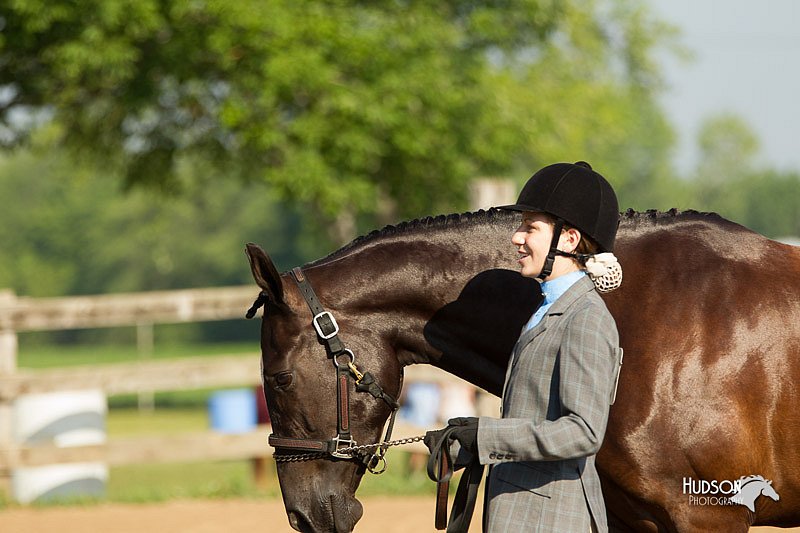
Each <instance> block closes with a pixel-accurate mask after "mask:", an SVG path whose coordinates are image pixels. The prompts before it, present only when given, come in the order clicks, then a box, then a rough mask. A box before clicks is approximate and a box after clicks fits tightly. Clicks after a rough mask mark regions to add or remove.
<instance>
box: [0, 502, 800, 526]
mask: <svg viewBox="0 0 800 533" xmlns="http://www.w3.org/2000/svg"><path fill="white" fill-rule="evenodd" d="M362 503H363V504H364V518H363V519H362V520H361V521H360V522H359V524H358V526H357V528H356V531H357V532H359V533H372V532H375V533H378V532H380V533H401V532H402V533H407V532H410V531H411V532H422V531H431V532H433V531H435V529H434V528H433V500H432V498H429V497H424V498H423V497H405V496H404V497H397V498H392V497H373V498H364V499H363V500H362ZM479 513H480V511H479V509H476V520H475V521H474V522H475V523H473V527H472V528H470V533H472V532H475V533H478V532H479V531H480V526H479V524H478V523H479V522H480V519H479V518H477V516H479ZM256 531H269V532H270V533H291V532H292V531H293V530H292V529H291V528H290V527H289V525H288V522H287V520H286V514H285V513H284V510H283V504H282V503H281V502H280V501H278V500H264V501H257V500H212V501H208V500H188V501H172V502H167V503H159V504H128V505H123V504H108V505H99V506H90V507H50V508H38V509H37V508H14V509H7V510H5V511H0V532H2V533H50V532H53V533H56V532H58V533H83V532H87V533H96V532H101V533H141V532H146V533H220V532H224V533H239V532H242V533H253V532H256ZM788 531H794V532H800V528H794V529H776V528H753V529H751V532H752V533H756V532H758V533H768V532H776V533H777V532H788Z"/></svg>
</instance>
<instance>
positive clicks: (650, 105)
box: [0, 0, 800, 296]
mask: <svg viewBox="0 0 800 533" xmlns="http://www.w3.org/2000/svg"><path fill="white" fill-rule="evenodd" d="M0 9H1V11H0V142H1V143H2V144H3V145H4V146H5V147H6V148H7V150H6V151H5V154H4V155H2V156H1V157H0V198H2V201H3V209H2V210H0V236H2V238H0V242H2V243H3V246H2V247H0V287H11V288H13V289H14V290H15V291H16V292H17V293H18V294H22V295H48V296H50V295H60V294H85V293H102V292H118V291H134V290H151V289H165V288H179V287H197V286H204V285H225V284H236V283H248V282H249V272H248V270H247V265H246V261H244V259H243V256H242V254H241V249H242V244H243V243H244V242H246V241H250V240H252V241H256V242H259V243H261V244H262V245H263V246H265V248H266V249H268V250H269V252H270V253H271V254H272V256H273V257H274V258H275V259H276V263H277V264H278V266H279V268H289V267H291V266H293V265H295V264H300V263H302V262H304V261H307V260H310V259H313V258H316V257H319V256H322V255H324V254H325V253H327V252H328V251H330V250H331V249H333V248H335V247H337V246H338V245H340V244H342V243H343V242H344V241H346V240H347V239H349V238H351V237H352V236H354V235H355V234H357V233H361V232H364V231H366V230H369V229H373V228H375V227H377V226H380V225H383V224H385V223H393V222H397V221H399V220H401V219H406V218H412V217H418V216H425V215H429V214H437V213H448V212H456V211H463V210H466V209H467V208H468V205H467V190H468V188H467V184H468V182H469V180H471V179H473V178H475V177H480V176H505V177H511V178H513V179H515V180H517V181H518V182H519V183H520V184H521V183H522V182H523V181H524V180H525V179H527V177H528V176H529V175H530V174H531V172H532V171H534V170H535V169H537V168H538V167H540V166H542V165H544V164H547V163H550V162H553V161H560V160H577V159H585V160H588V161H590V162H592V164H593V165H594V166H595V168H597V169H599V170H601V171H602V172H603V174H604V175H606V176H608V177H609V178H610V179H611V181H612V182H613V183H614V185H615V186H616V188H617V190H618V192H619V196H620V204H621V206H623V207H628V206H630V207H634V208H636V209H640V210H643V209H647V208H660V209H667V208H670V207H673V206H674V207H679V208H695V209H700V210H717V211H719V212H720V213H721V214H722V215H723V216H726V217H727V218H730V219H733V220H735V221H737V222H740V223H743V224H745V225H748V226H749V227H751V228H753V229H755V230H757V231H761V232H762V233H765V234H766V235H768V236H773V237H776V236H782V235H788V234H797V233H798V232H800V228H798V225H800V206H798V202H800V200H799V199H798V195H797V194H796V192H797V190H798V189H799V188H800V187H798V185H800V177H798V175H797V174H793V173H784V172H780V171H777V170H774V169H769V168H759V167H758V166H757V165H756V164H755V163H754V160H755V159H754V156H755V155H756V154H757V139H755V137H754V136H753V134H752V133H751V132H750V131H749V129H748V127H747V125H746V124H744V123H743V122H742V121H741V120H739V119H737V118H736V117H732V116H722V117H711V118H710V119H709V123H708V124H707V127H706V128H705V129H704V131H703V132H702V133H701V136H700V139H699V140H698V142H699V145H700V146H701V149H702V153H703V158H702V162H701V164H700V165H699V167H698V168H697V170H696V173H695V175H694V176H677V175H675V172H674V170H673V168H672V165H671V160H670V157H671V150H672V147H673V145H674V134H673V131H672V128H671V126H670V122H669V117H667V116H665V114H664V113H663V111H662V110H661V109H660V107H659V105H658V103H657V100H656V98H657V96H658V94H659V92H660V91H662V90H663V87H662V83H661V80H660V78H659V72H658V69H657V67H656V64H655V61H654V52H655V51H656V50H658V49H661V48H664V47H667V48H675V47H677V43H678V40H677V38H676V33H675V31H674V30H673V29H671V28H669V27H668V26H666V25H664V24H662V23H661V22H659V21H658V20H656V19H655V18H654V17H653V16H652V14H651V13H650V12H649V11H648V9H647V8H646V5H645V3H644V2H643V1H642V0H622V1H612V0H564V1H560V2H554V1H551V0H509V1H506V2H494V3H491V4H486V5H484V3H479V2H472V1H464V0H450V1H442V2H434V3H426V2H392V3H372V2H363V1H357V0H339V1H336V2H324V3H323V2H311V1H300V0H293V1H280V0H277V1H267V2H256V1H254V0H243V1H241V2H237V3H233V4H232V3H229V2H219V1H213V0H207V1H186V0H118V1H115V2H108V1H103V0H91V1H87V2H80V3H75V2H69V1H67V0H49V1H47V2H45V1H44V0H25V1H13V0H10V1H8V2H4V3H3V6H2V8H0Z"/></svg>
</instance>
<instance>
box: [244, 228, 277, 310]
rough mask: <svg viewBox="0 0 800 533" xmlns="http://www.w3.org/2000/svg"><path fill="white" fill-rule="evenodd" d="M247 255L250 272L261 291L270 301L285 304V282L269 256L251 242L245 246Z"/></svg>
mask: <svg viewBox="0 0 800 533" xmlns="http://www.w3.org/2000/svg"><path fill="white" fill-rule="evenodd" d="M245 253H246V254H247V259H248V260H249V261H250V271H251V272H252V273H253V279H255V280H256V283H257V284H258V286H259V287H261V289H262V290H263V291H264V292H266V293H267V295H268V296H269V299H270V300H271V301H272V302H274V303H276V304H282V303H284V302H283V282H282V281H281V275H280V274H279V273H278V269H277V268H275V264H274V263H273V262H272V259H270V257H269V255H267V253H266V252H265V251H264V250H262V249H261V247H260V246H258V245H257V244H253V243H252V242H249V243H247V244H246V245H245Z"/></svg>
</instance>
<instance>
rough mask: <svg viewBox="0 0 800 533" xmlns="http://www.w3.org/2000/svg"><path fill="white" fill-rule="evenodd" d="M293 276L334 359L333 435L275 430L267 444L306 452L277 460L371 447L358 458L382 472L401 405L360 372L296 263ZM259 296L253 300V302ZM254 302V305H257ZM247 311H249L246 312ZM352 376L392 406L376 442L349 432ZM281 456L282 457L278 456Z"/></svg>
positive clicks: (352, 453) (342, 454) (361, 388)
mask: <svg viewBox="0 0 800 533" xmlns="http://www.w3.org/2000/svg"><path fill="white" fill-rule="evenodd" d="M292 277H293V278H294V280H295V282H296V283H297V287H298V289H299V290H300V294H302V295H303V298H304V299H305V301H306V303H307V304H308V307H309V309H311V316H312V317H313V318H312V319H311V324H312V326H313V327H314V330H315V331H316V333H317V338H318V339H319V340H320V341H321V343H322V344H324V345H325V348H326V351H327V353H328V357H330V358H331V359H332V360H333V364H334V367H335V368H336V432H337V433H336V436H335V437H333V438H331V439H328V440H315V439H303V438H292V437H280V436H277V435H275V434H272V435H270V436H269V444H270V445H271V446H272V447H273V448H275V449H276V450H280V451H283V450H288V451H291V452H307V455H306V454H303V455H297V454H281V455H277V456H276V460H284V461H292V460H302V459H311V458H317V457H320V456H321V457H324V456H326V455H327V456H331V457H335V458H338V459H357V458H359V455H360V454H359V453H358V451H359V450H361V449H364V450H367V449H373V450H374V451H373V452H372V453H368V454H363V455H360V459H361V461H362V462H363V463H364V464H365V465H366V467H367V468H368V469H369V471H370V472H372V473H377V474H379V473H381V472H383V470H384V469H385V467H386V460H385V459H384V454H385V453H386V448H387V447H388V445H389V443H388V441H389V439H390V438H391V434H392V428H393V427H394V420H395V415H396V414H397V410H398V409H399V408H400V404H399V403H398V402H397V400H396V399H395V398H394V397H393V396H391V395H389V394H387V393H386V392H385V391H384V390H383V388H381V386H380V385H378V383H377V382H376V381H375V378H374V377H373V376H372V374H370V373H369V372H364V373H362V372H361V371H359V369H358V367H357V366H356V365H355V355H354V354H353V352H352V351H351V350H349V349H348V348H346V347H345V345H344V343H343V342H342V340H341V339H340V338H339V325H338V324H337V323H336V319H335V318H334V317H333V315H332V314H331V313H330V312H329V311H326V310H325V308H324V307H322V304H321V303H320V301H319V299H318V298H317V295H316V294H315V293H314V289H313V288H312V287H311V284H310V283H309V282H308V280H307V279H306V277H305V275H304V274H303V271H302V270H301V269H300V268H299V267H295V268H293V269H292ZM257 303H258V300H257V301H256V304H257ZM256 304H254V307H255V306H256ZM248 314H249V313H248ZM351 378H354V380H355V389H356V391H357V392H368V393H370V394H371V395H372V396H374V397H375V398H378V399H381V400H383V401H384V402H386V404H387V405H388V406H389V407H390V408H391V409H392V412H391V415H390V416H389V425H388V427H387V429H386V435H385V437H384V438H383V441H382V442H381V443H378V444H367V445H363V446H358V444H357V443H356V441H355V440H354V439H353V436H352V434H351V432H350V393H349V382H350V379H351ZM278 458H282V459H278ZM381 462H383V468H382V469H380V470H379V471H378V470H377V467H378V465H380V464H381Z"/></svg>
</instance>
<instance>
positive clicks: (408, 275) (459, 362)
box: [246, 209, 800, 533]
mask: <svg viewBox="0 0 800 533" xmlns="http://www.w3.org/2000/svg"><path fill="white" fill-rule="evenodd" d="M518 224H519V215H518V214H514V213H511V212H507V211H502V210H496V209H490V210H488V211H477V212H473V213H464V214H461V215H447V216H443V215H440V216H436V217H428V218H424V219H418V220H413V221H410V222H403V223H400V224H398V225H395V226H387V227H385V228H383V229H381V230H376V231H373V232H371V233H369V234H368V235H366V236H362V237H359V238H357V239H355V240H354V241H353V242H351V243H350V244H348V245H346V246H344V247H342V248H341V249H339V250H337V251H335V252H333V253H331V254H330V255H328V256H326V257H324V258H322V259H319V260H316V261H313V262H311V263H309V264H306V265H304V266H303V267H302V269H300V270H295V274H292V273H291V272H284V273H282V274H279V273H278V271H277V269H276V267H275V265H274V264H273V263H272V260H271V259H270V258H269V256H268V255H267V254H266V253H265V252H264V251H263V250H262V249H261V248H260V247H258V246H256V245H254V244H248V245H247V247H246V253H247V256H248V258H249V261H250V266H251V271H252V274H253V277H254V279H255V281H256V283H257V284H258V286H259V287H260V288H261V296H260V299H261V303H263V304H264V313H263V319H262V326H261V350H262V374H263V375H262V377H263V381H264V390H265V395H266V401H267V404H268V407H269V411H270V415H271V418H272V428H273V431H274V433H275V435H278V436H283V437H284V438H289V439H297V442H304V441H303V439H308V441H309V442H310V441H311V440H315V441H316V442H320V441H322V440H325V439H330V438H331V437H332V435H335V434H336V432H337V427H339V426H341V425H342V423H343V422H342V418H341V413H338V411H337V409H341V407H342V404H343V403H346V404H347V405H349V411H348V413H349V415H348V416H350V415H352V416H350V420H349V421H348V426H349V428H348V429H349V431H350V435H351V436H352V439H353V440H354V441H356V442H359V443H376V442H380V439H381V434H382V430H383V427H384V424H386V421H387V418H391V417H390V414H391V413H392V412H393V411H392V408H391V406H390V405H388V404H387V402H384V401H381V400H379V399H377V398H376V397H373V396H372V395H368V394H361V393H359V392H357V389H355V384H354V383H353V382H352V380H350V381H349V384H347V382H345V381H341V380H337V379H334V376H339V377H341V374H339V373H337V372H338V371H337V370H336V368H335V367H339V366H344V364H345V363H351V362H352V363H354V366H356V367H357V368H359V369H361V371H362V372H367V371H368V372H369V373H370V374H371V376H372V377H374V381H375V382H376V383H379V384H380V386H381V387H382V388H383V390H385V391H386V392H387V394H388V395H391V396H393V397H394V398H397V397H399V395H400V391H401V388H402V381H403V369H404V367H406V366H408V365H412V364H430V365H434V366H436V367H439V368H441V369H444V370H445V371H447V372H449V373H452V374H454V375H456V376H459V377H461V378H463V379H465V380H467V381H469V382H470V383H473V384H475V385H477V386H478V387H481V388H483V389H485V390H486V391H488V392H490V393H493V394H495V395H498V396H499V395H500V394H501V391H502V387H503V381H504V376H505V370H506V365H507V363H508V357H509V354H510V353H511V351H512V348H513V346H514V344H515V342H516V340H517V338H518V335H519V333H520V330H521V328H522V326H523V325H524V324H525V322H526V321H527V320H528V318H529V317H530V315H531V313H532V312H533V311H534V310H535V308H536V307H537V306H538V305H539V301H540V298H541V293H540V292H541V291H540V290H539V284H538V283H537V282H536V281H534V280H530V279H527V278H523V277H522V276H520V275H519V273H518V271H517V270H518V267H517V265H516V255H517V254H516V247H515V246H513V245H512V244H511V242H510V237H511V234H512V232H513V230H514V229H515V228H516V227H517V226H518ZM615 253H616V255H617V257H618V258H619V261H620V263H621V264H622V266H623V270H624V280H623V283H622V286H621V287H620V288H619V289H617V290H615V291H613V292H611V293H608V294H605V295H603V298H604V300H605V302H606V304H607V306H608V308H609V310H610V311H611V313H612V315H613V316H614V318H615V320H616V323H617V326H618V330H619V338H620V345H621V347H622V348H623V349H624V353H625V357H624V363H623V365H622V367H621V372H620V376H619V381H618V389H617V396H616V402H615V403H614V405H613V406H612V408H611V412H610V417H609V422H608V428H607V432H606V435H605V439H604V442H603V445H602V447H601V449H600V451H599V452H598V456H597V468H598V471H599V474H600V477H601V482H602V487H603V493H604V498H605V502H606V506H607V510H608V517H609V527H610V529H611V530H612V531H642V532H655V531H659V532H660V531H680V532H688V531H699V530H707V531H728V532H742V533H744V532H746V531H747V530H748V528H749V527H750V526H751V525H773V526H783V527H789V526H797V525H800V469H798V468H797V465H798V464H800V446H797V443H798V442H800V411H799V410H798V409H797V408H796V407H797V406H798V405H800V388H798V387H797V386H796V383H797V382H798V381H799V380H800V248H796V247H793V246H790V245H786V244H781V243H779V242H776V241H772V240H770V239H767V238H766V237H763V236H761V235H759V234H757V233H755V232H752V231H750V230H748V229H747V228H745V227H743V226H740V225H738V224H736V223H734V222H731V221H728V220H726V219H724V218H722V217H720V216H719V215H716V214H713V213H699V212H696V211H677V210H674V209H673V210H670V211H668V212H665V213H662V212H656V211H647V212H644V213H638V212H634V211H632V210H628V211H627V212H625V213H623V214H621V215H620V225H619V231H618V235H617V244H616V247H615ZM297 275H299V276H301V277H304V278H305V280H306V282H308V283H309V284H310V286H311V287H313V290H314V291H315V293H316V295H317V296H318V300H319V304H320V309H322V308H324V309H325V311H326V312H328V313H330V315H331V316H333V317H335V320H336V321H338V325H337V328H336V329H337V331H338V334H339V335H340V337H341V339H342V340H343V342H344V343H345V344H346V346H347V348H348V350H349V353H348V354H347V355H348V356H349V357H350V358H351V359H352V360H342V361H341V362H337V361H334V362H336V365H334V364H332V362H331V360H330V358H329V357H328V353H327V352H328V350H327V349H326V347H325V345H324V342H323V341H322V339H321V336H320V335H321V334H324V333H325V332H323V331H320V330H319V324H318V323H317V322H318V321H317V320H316V319H314V318H313V316H312V313H311V312H310V308H309V304H308V301H307V299H306V297H305V295H304V294H303V293H302V291H301V290H300V288H299V285H298V282H297V279H296V276H297ZM255 307H256V306H254V308H255ZM251 311H252V310H251ZM316 316H319V315H316ZM312 320H313V321H314V322H313V324H312ZM315 328H317V330H316V331H315ZM326 342H327V341H326ZM345 359H347V358H345ZM337 387H344V390H343V391H340V392H338V393H337ZM344 393H349V397H348V396H342V394H344ZM343 398H345V399H346V402H345V401H344V400H343ZM337 413H338V414H337ZM498 416H499V413H498ZM284 451H285V450H284ZM281 453H282V452H281V449H280V448H278V450H277V451H276V456H275V457H276V460H278V459H281ZM284 459H288V460H286V461H279V462H278V463H277V473H278V478H279V482H280V486H281V491H282V495H283V500H284V504H285V508H286V511H287V516H288V519H289V523H290V525H291V526H292V527H293V528H294V529H296V530H298V531H335V532H346V531H351V530H352V529H353V528H354V526H355V524H356V522H357V521H358V520H359V518H360V517H361V515H362V512H363V508H362V506H361V504H360V503H359V502H358V500H357V499H356V497H355V492H356V489H357V487H358V485H359V482H360V480H361V477H362V476H363V475H364V473H365V472H366V469H367V467H368V466H370V465H369V464H366V463H367V462H365V461H360V460H357V459H355V458H348V456H347V455H342V456H340V457H334V456H332V455H330V454H324V453H323V454H318V455H317V456H316V457H313V458H310V457H306V458H305V459H307V460H292V459H304V458H302V457H300V458H297V457H295V458H293V457H286V458H284ZM753 472H757V473H758V474H760V475H762V476H766V477H768V478H770V479H772V480H773V482H774V485H775V487H776V488H777V489H778V490H779V491H780V493H781V499H780V502H777V501H773V500H771V499H767V498H762V499H760V500H759V501H758V502H756V505H755V511H751V510H750V509H748V508H747V507H746V506H742V505H727V506H722V505H720V506H700V505H692V504H691V503H690V502H689V501H688V499H687V495H686V494H684V493H683V490H682V486H683V485H682V483H683V480H684V479H687V478H691V479H702V480H725V479H739V478H740V477H741V476H742V475H744V474H749V473H753Z"/></svg>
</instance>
